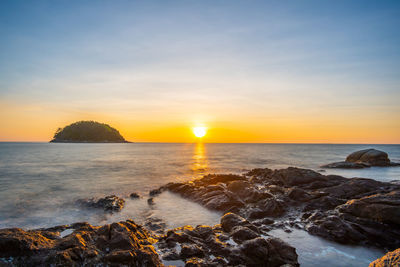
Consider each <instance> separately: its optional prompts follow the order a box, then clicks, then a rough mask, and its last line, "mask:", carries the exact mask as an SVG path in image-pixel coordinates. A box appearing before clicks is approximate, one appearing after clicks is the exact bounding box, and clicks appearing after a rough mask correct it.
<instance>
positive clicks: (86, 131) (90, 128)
mask: <svg viewBox="0 0 400 267" xmlns="http://www.w3.org/2000/svg"><path fill="white" fill-rule="evenodd" d="M50 142H51V143H129V142H128V141H126V140H125V138H124V137H122V135H121V134H120V133H119V132H118V130H116V129H115V128H113V127H111V126H110V125H108V124H105V123H100V122H96V121H78V122H75V123H72V124H70V125H68V126H65V127H64V128H58V130H57V131H56V133H55V134H54V137H53V140H51V141H50Z"/></svg>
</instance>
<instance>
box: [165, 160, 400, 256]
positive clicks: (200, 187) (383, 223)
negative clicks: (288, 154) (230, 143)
mask: <svg viewBox="0 0 400 267" xmlns="http://www.w3.org/2000/svg"><path fill="white" fill-rule="evenodd" d="M162 190H169V191H171V192H174V193H178V194H180V195H181V196H182V197H184V198H188V199H191V200H194V201H195V202H197V203H200V204H201V205H203V206H204V207H207V208H210V209H215V210H219V211H223V212H225V213H226V212H234V213H235V214H234V215H232V213H228V214H225V215H224V217H223V218H222V220H221V224H222V226H221V227H222V229H223V230H224V231H227V232H231V231H232V229H233V228H234V227H235V226H244V227H248V226H246V225H245V224H252V222H254V224H256V225H257V226H258V227H260V229H262V230H265V231H269V230H271V229H273V228H282V229H283V230H286V231H289V230H290V228H288V227H297V228H300V229H305V230H307V231H308V232H310V233H311V234H315V235H319V236H321V237H324V238H326V239H329V240H333V241H335V242H340V243H349V244H369V245H373V246H379V247H386V248H389V249H393V248H395V247H396V246H400V229H399V228H400V226H399V225H400V224H399V221H398V217H399V216H398V210H399V209H398V206H397V204H395V203H397V201H400V196H399V195H398V194H397V193H391V192H395V191H400V185H399V184H396V183H385V182H378V181H375V180H373V179H365V178H351V179H348V178H344V177H341V176H338V175H323V174H321V173H318V172H315V171H312V170H307V169H301V168H294V167H289V168H286V169H281V170H271V169H254V170H251V171H249V172H248V173H246V175H244V176H239V175H207V176H204V177H203V178H201V179H197V180H194V181H191V182H187V183H170V184H167V185H166V186H164V187H162ZM374 195H379V196H380V197H378V196H374ZM384 195H385V196H384ZM389 196H390V197H389ZM388 198H390V201H389V202H390V203H386V204H385V205H383V202H387V201H388ZM348 201H350V202H348ZM346 202H347V203H346ZM345 203H346V204H345ZM350 204H351V205H350ZM382 205H383V206H382ZM380 207H382V209H380V210H379V208H380ZM378 210H379V211H378ZM316 214H320V215H321V216H319V217H318V216H316ZM389 214H392V216H390V215H389ZM283 215H285V220H288V222H287V223H282V222H279V221H282V220H283ZM271 217H273V218H274V221H275V222H274V221H271ZM266 222H268V223H266ZM254 224H253V226H252V227H255V226H254ZM248 228H250V229H251V230H254V229H253V228H251V227H248ZM239 240H240V239H237V241H239Z"/></svg>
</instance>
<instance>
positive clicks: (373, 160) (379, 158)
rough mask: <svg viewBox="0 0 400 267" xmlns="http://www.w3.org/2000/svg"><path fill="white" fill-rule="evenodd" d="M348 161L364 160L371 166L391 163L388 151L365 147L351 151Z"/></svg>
mask: <svg viewBox="0 0 400 267" xmlns="http://www.w3.org/2000/svg"><path fill="white" fill-rule="evenodd" d="M346 162H362V163H367V164H370V165H371V166H387V165H389V164H390V160H389V157H388V154H387V153H386V152H383V151H380V150H375V149H372V148H370V149H364V150H359V151H356V152H353V153H351V154H350V155H348V156H347V158H346Z"/></svg>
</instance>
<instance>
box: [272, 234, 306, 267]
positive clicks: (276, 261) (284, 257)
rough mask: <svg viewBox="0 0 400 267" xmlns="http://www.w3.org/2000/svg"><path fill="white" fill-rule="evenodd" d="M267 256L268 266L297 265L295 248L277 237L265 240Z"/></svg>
mask: <svg viewBox="0 0 400 267" xmlns="http://www.w3.org/2000/svg"><path fill="white" fill-rule="evenodd" d="M267 243H268V250H269V258H268V266H284V265H285V264H287V265H289V266H299V264H298V262H297V258H298V256H297V253H296V249H295V248H294V247H292V246H290V245H289V244H287V243H286V242H284V241H282V240H281V239H279V238H270V239H268V240H267Z"/></svg>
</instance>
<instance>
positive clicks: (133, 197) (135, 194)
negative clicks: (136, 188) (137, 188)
mask: <svg viewBox="0 0 400 267" xmlns="http://www.w3.org/2000/svg"><path fill="white" fill-rule="evenodd" d="M129 197H130V198H132V199H135V198H140V195H139V194H138V193H135V192H133V193H132V194H130V195H129Z"/></svg>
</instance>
